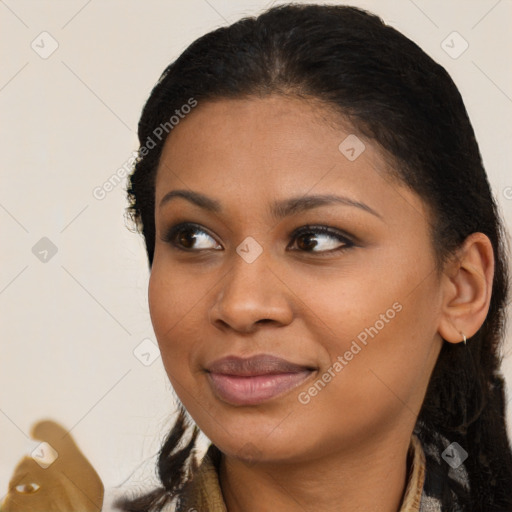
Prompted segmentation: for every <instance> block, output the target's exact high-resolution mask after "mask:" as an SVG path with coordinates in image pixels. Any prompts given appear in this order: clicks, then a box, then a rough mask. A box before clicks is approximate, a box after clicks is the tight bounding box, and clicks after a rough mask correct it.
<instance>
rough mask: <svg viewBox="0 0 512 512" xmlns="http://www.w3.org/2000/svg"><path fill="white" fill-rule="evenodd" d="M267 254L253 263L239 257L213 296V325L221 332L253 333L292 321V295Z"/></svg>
mask: <svg viewBox="0 0 512 512" xmlns="http://www.w3.org/2000/svg"><path fill="white" fill-rule="evenodd" d="M264 255H265V251H263V253H262V254H261V255H260V256H259V257H258V258H257V259H256V260H255V261H253V262H252V263H248V262H246V261H244V260H243V259H242V258H241V257H239V256H238V255H237V254H236V255H235V256H234V262H233V266H232V267H231V268H230V270H229V271H228V272H227V274H226V275H225V276H224V278H223V279H222V280H221V283H220V285H219V286H220V290H219V291H218V292H217V293H216V294H214V295H213V296H214V303H213V305H212V307H211V309H210V311H209V319H210V322H211V323H212V324H213V325H215V326H216V327H217V328H219V329H223V330H227V329H232V330H235V331H238V332H241V333H251V332H253V331H255V330H256V329H258V326H259V325H262V324H274V325H275V326H284V325H288V324H290V323H291V322H292V320H293V316H294V310H293V306H292V297H293V294H292V292H291V291H290V289H289V288H288V287H287V285H286V283H285V282H284V280H283V279H280V278H279V277H278V275H277V273H276V272H274V271H273V270H272V269H271V268H270V266H269V261H268V258H267V257H266V256H264Z"/></svg>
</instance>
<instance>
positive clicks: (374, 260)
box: [149, 96, 442, 461]
mask: <svg viewBox="0 0 512 512" xmlns="http://www.w3.org/2000/svg"><path fill="white" fill-rule="evenodd" d="M324 109H325V107H323V108H322V107H321V106H318V105H317V104H316V103H313V102H306V101H304V100H299V99H292V98H284V97H281V96H268V97H266V98H249V99H243V100H222V101H216V102H206V103H204V104H201V103H199V105H198V107H197V108H196V109H194V110H193V111H192V113H191V114H189V115H188V117H187V118H185V119H184V120H183V121H181V122H180V124H179V125H178V126H176V127H175V128H174V130H173V131H172V133H171V135H170V136H169V138H168V140H167V142H166V144H165V147H164V151H163V154H162V157H161V161H160V165H159V169H158V172H157V178H156V203H155V204H156V207H155V222H156V243H155V256H154V261H153V266H152V270H151V278H150V284H149V305H150V312H151V318H152V322H153V326H154V330H155V333H156V337H157V339H158V343H159V346H160V350H161V354H162V358H163V362H164V365H165V368H166V371H167V374H168V376H169V379H170V381H171V383H172V385H173V387H174V389H175V391H176V393H177V394H178V396H179V398H180V400H181V401H182V403H183V404H184V406H185V407H186V409H187V410H188V411H189V413H190V414H191V416H192V417H193V419H194V420H195V422H196V423H197V425H198V426H199V427H200V429H201V430H202V431H203V432H204V433H205V434H206V435H207V437H208V438H210V439H211V440H212V441H213V443H214V444H216V445H217V446H218V447H219V448H220V449H221V451H223V452H224V453H226V454H228V455H231V456H236V457H241V458H245V459H255V458H256V459H259V460H267V461H278V460H288V461H290V460H297V461H298V460H300V459H305V458H311V457H312V456H314V457H318V456H321V455H322V454H324V455H327V454H332V453H335V452H336V451H339V450H351V449H358V447H360V446H361V443H365V441H368V440H369V439H372V438H373V439H375V438H378V437H380V436H385V435H387V434H390V433H391V432H394V433H397V432H398V433H401V434H402V435H405V434H410V432H411V431H412V428H413V426H414V423H415V421H416V416H417V414H418V412H419V409H420V407H421V403H422V400H423V397H424V394H425V390H426V386H427V384H428V380H429V377H430V374H431V371H432V369H433V367H434V365H435V361H436V358H437V355H438V353H439V350H440V347H441V343H442V340H441V337H440V335H439V334H438V332H437V331H438V324H439V319H440V304H441V290H440V281H439V276H438V274H437V273H436V271H435V262H434V253H433V249H432V245H431V241H430V236H429V224H428V213H427V209H426V207H425V205H424V204H423V202H422V201H421V200H420V198H419V197H418V196H417V195H416V194H415V193H413V192H412V191H410V190H409V189H408V188H406V187H404V186H402V185H400V184H398V183H397V182H396V181H393V180H392V179H391V178H390V175H389V174H388V172H387V171H386V164H385V161H384V159H383V157H382V155H381V154H380V153H379V150H378V149H377V147H376V145H374V144H373V143H372V142H370V141H369V140H367V139H363V138H362V137H359V138H356V136H355V135H354V134H353V133H352V132H351V130H350V128H346V129H341V128H335V127H334V126H335V124H334V123H333V122H331V121H333V120H334V118H333V117H332V116H333V115H334V114H329V113H328V112H327V111H326V110H324ZM347 137H348V138H347ZM362 144H364V146H363V145H362ZM178 190H179V191H183V192H184V193H186V194H192V193H193V194H195V195H194V196H193V197H195V198H200V201H194V200H192V199H187V198H185V197H183V196H180V195H179V194H174V195H173V196H171V195H169V194H170V193H171V192H172V191H178ZM318 196H332V197H330V199H329V198H327V197H324V198H323V199H322V197H318ZM335 197H336V198H338V199H335ZM183 223H192V224H193V225H191V224H183ZM178 224H181V226H182V227H181V229H180V231H178V232H176V231H174V232H172V228H173V227H175V226H177V225H178ZM319 228H320V229H323V228H326V229H327V230H328V231H327V232H322V231H319ZM252 356H262V357H261V358H259V359H258V358H256V359H255V360H251V361H248V362H247V361H244V360H245V359H246V358H250V357H252ZM224 358H231V359H227V360H224V361H222V359H224ZM234 358H241V359H234ZM276 358H280V359H282V360H284V361H286V362H287V363H283V362H282V361H279V360H278V359H276ZM219 360H220V362H219ZM214 363H215V364H214Z"/></svg>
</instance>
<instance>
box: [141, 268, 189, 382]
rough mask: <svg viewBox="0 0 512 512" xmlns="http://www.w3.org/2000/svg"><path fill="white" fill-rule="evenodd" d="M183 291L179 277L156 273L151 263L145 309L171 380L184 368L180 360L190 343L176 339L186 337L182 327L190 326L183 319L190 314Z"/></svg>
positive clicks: (187, 351) (180, 373)
mask: <svg viewBox="0 0 512 512" xmlns="http://www.w3.org/2000/svg"><path fill="white" fill-rule="evenodd" d="M183 290H185V291H183ZM186 290H187V288H186V287H184V286H183V283H181V282H180V279H179V277H178V278H176V279H172V280H171V278H170V277H169V273H167V272H165V273H164V272H160V269H159V267H158V266H156V267H155V266H153V269H152V271H151V276H150V279H149V288H148V301H149V312H150V316H151V323H152V324H153V330H154V332H155V335H156V339H157V342H158V345H159V348H160V353H161V356H162V361H163V363H164V366H165V369H166V371H167V374H168V375H169V378H170V379H171V382H173V378H179V376H180V375H181V380H182V379H183V375H184V370H185V369H187V368H188V365H187V364H184V362H185V361H186V360H187V358H188V353H189V350H190V346H189V344H187V343H182V342H180V340H186V339H190V336H187V334H186V332H185V330H186V329H187V326H189V325H190V324H189V322H188V320H187V318H188V316H189V315H190V314H193V309H192V311H191V306H190V305H189V302H191V300H190V293H187V291H186ZM192 339H193V338H192Z"/></svg>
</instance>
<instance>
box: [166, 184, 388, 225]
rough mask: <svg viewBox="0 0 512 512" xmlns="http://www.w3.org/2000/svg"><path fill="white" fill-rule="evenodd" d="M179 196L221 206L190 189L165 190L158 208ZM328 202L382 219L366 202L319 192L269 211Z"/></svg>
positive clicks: (214, 208)
mask: <svg viewBox="0 0 512 512" xmlns="http://www.w3.org/2000/svg"><path fill="white" fill-rule="evenodd" d="M177 197H181V198H183V199H186V200H187V201H190V202H191V203H193V204H195V205H196V206H199V207H200V208H203V209H205V210H208V211H210V212H213V213H220V212H221V211H222V206H221V203H220V202H219V201H217V200H216V199H212V198H211V197H208V196H206V195H204V194H201V193H200V192H194V191H192V190H171V191H170V192H167V194H165V196H164V197H163V198H162V200H161V201H160V205H159V208H162V206H164V205H165V204H167V203H168V202H169V201H171V200H172V199H174V198H177ZM330 204H343V205H345V206H352V207H355V208H359V209H361V210H364V211H365V212H368V213H371V214H372V215H374V216H375V217H378V218H379V219H382V215H380V214H379V213H378V212H376V211H375V210H374V209H373V208H370V207H369V206H368V205H367V204H365V203H362V202H360V201H354V200H353V199H350V198H349V197H345V196H337V195H333V194H320V195H311V196H298V197H291V198H289V199H284V200H280V201H276V202H275V203H273V204H272V205H271V209H270V212H271V214H272V216H273V217H274V218H275V219H282V218H284V217H288V216H290V215H296V214H297V213H300V212H303V211H306V210H311V209H313V208H318V207H319V206H326V205H330Z"/></svg>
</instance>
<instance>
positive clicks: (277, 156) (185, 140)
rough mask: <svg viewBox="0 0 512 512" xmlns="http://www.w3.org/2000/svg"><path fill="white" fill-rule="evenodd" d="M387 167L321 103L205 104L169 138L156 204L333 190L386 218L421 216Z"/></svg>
mask: <svg viewBox="0 0 512 512" xmlns="http://www.w3.org/2000/svg"><path fill="white" fill-rule="evenodd" d="M388 161H389V159H386V158H385V156H384V153H383V151H382V150H381V149H380V147H379V146H377V145H376V144H375V143H374V142H372V141H370V140H368V139H365V138H364V137H362V136H361V135H359V134H357V133H356V131H355V129H354V128H353V127H351V126H350V124H349V123H348V122H346V121H345V120H344V119H343V118H342V116H341V115H340V114H339V113H336V112H335V111H334V109H332V108H329V107H328V106H327V105H326V104H322V103H320V102H319V101H312V100H307V101H306V100H304V99H299V98H290V97H284V96H279V95H272V96H267V97H264V98H259V97H248V98H244V99H235V100H233V99H229V100H216V101H206V102H204V103H203V104H201V103H199V104H198V106H197V107H196V108H195V109H194V110H193V111H192V112H191V113H190V114H189V115H188V116H187V117H186V118H185V119H184V120H183V121H181V122H180V123H179V125H178V126H176V127H175V128H174V129H173V131H172V132H171V134H170V135H169V137H168V138H167V141H166V143H165V146H164V150H163V152H162V157H161V159H160V164H159V169H158V172H157V181H156V198H155V199H156V203H157V204H158V203H159V201H160V200H161V199H162V197H163V196H164V195H165V194H166V193H167V192H168V191H169V190H170V189H172V188H180V189H183V188H190V189H193V190H197V191H201V192H204V193H206V194H209V195H213V196H215V197H218V198H223V199H224V198H225V199H226V201H228V200H231V201H236V200H242V201H245V202H246V203H247V204H250V203H251V201H252V200H254V201H256V200H257V201H259V202H262V201H265V200H267V199H269V198H272V197H273V198H283V197H288V196H296V195H298V194H307V193H308V192H311V193H330V192H333V191H336V192H343V193H344V194H345V195H350V196H352V198H353V199H355V200H364V202H366V203H373V204H374V205H375V209H378V208H379V207H380V208H381V210H382V211H384V212H385V211H386V210H392V209H397V208H400V207H402V208H407V209H408V210H409V209H410V208H411V205H412V207H413V208H420V209H422V208H423V206H422V204H421V201H420V200H419V198H418V197H417V196H416V194H414V193H413V192H412V191H410V190H409V189H407V188H406V187H405V186H403V185H401V184H400V183H398V182H397V181H396V180H394V179H392V178H391V175H390V173H389V164H388ZM404 199H405V200H404Z"/></svg>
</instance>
